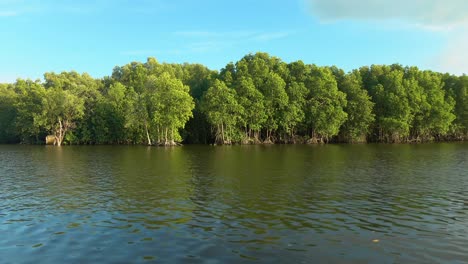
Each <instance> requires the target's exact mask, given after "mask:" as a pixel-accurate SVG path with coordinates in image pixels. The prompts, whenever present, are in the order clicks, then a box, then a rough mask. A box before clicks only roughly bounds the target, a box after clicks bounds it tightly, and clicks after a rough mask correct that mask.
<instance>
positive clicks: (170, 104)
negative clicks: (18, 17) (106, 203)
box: [0, 53, 468, 146]
mask: <svg viewBox="0 0 468 264" xmlns="http://www.w3.org/2000/svg"><path fill="white" fill-rule="evenodd" d="M467 89H468V76H466V75H463V76H454V75H450V74H442V73H438V72H433V71H422V70H419V69H418V68H417V67H403V66H401V65H399V64H393V65H372V66H370V67H367V66H365V67H361V68H359V69H356V70H353V71H351V72H348V73H345V72H344V71H343V70H342V69H339V68H337V67H335V66H332V67H319V66H316V65H313V64H305V63H304V62H302V61H295V62H291V63H286V62H283V61H282V60H281V59H279V58H277V57H273V56H270V55H269V54H267V53H255V54H248V55H246V56H244V57H243V58H242V59H240V60H239V61H237V62H236V63H232V62H231V63H229V64H227V65H226V66H225V67H224V68H223V69H221V70H220V71H219V72H218V71H213V70H210V69H208V68H207V67H205V66H203V65H200V64H188V63H185V64H168V63H159V62H158V61H157V60H156V59H155V58H148V59H147V61H146V62H144V63H140V62H132V63H129V64H126V65H123V66H117V67H115V68H114V69H113V71H112V75H111V76H107V77H104V78H101V79H94V78H92V77H91V76H90V75H88V74H86V73H83V74H79V73H77V72H74V71H72V72H62V73H59V74H57V73H53V72H52V73H45V74H44V81H41V80H35V81H33V80H29V79H28V80H23V79H18V80H17V81H16V82H15V83H11V84H0V142H1V143H27V144H41V143H44V141H45V139H46V136H48V137H47V138H52V139H53V141H54V142H55V143H56V144H57V145H61V144H147V145H166V146H167V145H177V144H178V143H180V142H184V143H196V144H200V143H201V144H208V143H216V144H260V143H263V144H273V143H286V144H287V143H326V142H386V143H399V142H421V141H444V140H465V139H467V138H468V91H467Z"/></svg>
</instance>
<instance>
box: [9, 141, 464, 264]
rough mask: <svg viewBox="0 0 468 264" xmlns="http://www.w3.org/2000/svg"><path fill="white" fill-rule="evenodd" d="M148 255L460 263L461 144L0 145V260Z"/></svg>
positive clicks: (110, 259) (140, 258)
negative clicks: (60, 146)
mask: <svg viewBox="0 0 468 264" xmlns="http://www.w3.org/2000/svg"><path fill="white" fill-rule="evenodd" d="M374 240H378V241H379V242H375V241H374ZM146 261H150V262H151V261H154V262H167V263H174V262H189V263H237V262H263V263H319V262H321V263H323V262H348V263H349V262H351V263H353V262H355V263H363V262H364V263H365V262H372V263H394V262H405V263H435V262H439V263H440V262H450V263H461V262H467V261H468V144H466V143H465V144H462V143H459V144H458V143H452V144H424V145H327V146H302V145H298V146H234V147H210V146H185V147H180V148H168V149H164V148H147V147H118V146H102V147H101V146H99V147H85V146H81V147H62V148H56V147H45V146H0V263H37V262H43V263H130V262H131V263H134V262H146Z"/></svg>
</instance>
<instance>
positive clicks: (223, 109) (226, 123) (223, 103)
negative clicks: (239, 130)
mask: <svg viewBox="0 0 468 264" xmlns="http://www.w3.org/2000/svg"><path fill="white" fill-rule="evenodd" d="M202 109H203V112H204V113H205V114H206V115H207V118H208V121H209V122H210V123H211V124H212V125H213V126H214V127H215V141H216V143H217V144H232V143H233V141H232V140H233V137H234V136H235V133H236V131H235V130H236V127H235V126H236V125H237V123H238V122H239V119H240V118H241V115H242V112H243V109H242V107H241V105H239V103H238V102H237V100H236V92H235V90H233V89H229V88H228V87H227V86H226V84H225V83H224V82H222V81H220V80H216V81H215V82H214V84H213V86H211V87H210V88H209V89H208V91H206V93H205V95H204V96H203V99H202Z"/></svg>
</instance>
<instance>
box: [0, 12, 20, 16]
mask: <svg viewBox="0 0 468 264" xmlns="http://www.w3.org/2000/svg"><path fill="white" fill-rule="evenodd" d="M17 15H18V12H15V11H0V17H13V16H17Z"/></svg>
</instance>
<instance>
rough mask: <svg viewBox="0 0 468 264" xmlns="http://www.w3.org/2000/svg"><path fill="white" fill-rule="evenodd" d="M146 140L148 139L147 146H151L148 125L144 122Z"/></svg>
mask: <svg viewBox="0 0 468 264" xmlns="http://www.w3.org/2000/svg"><path fill="white" fill-rule="evenodd" d="M145 130H146V138H147V139H148V146H151V138H150V135H149V131H148V123H146V122H145Z"/></svg>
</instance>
